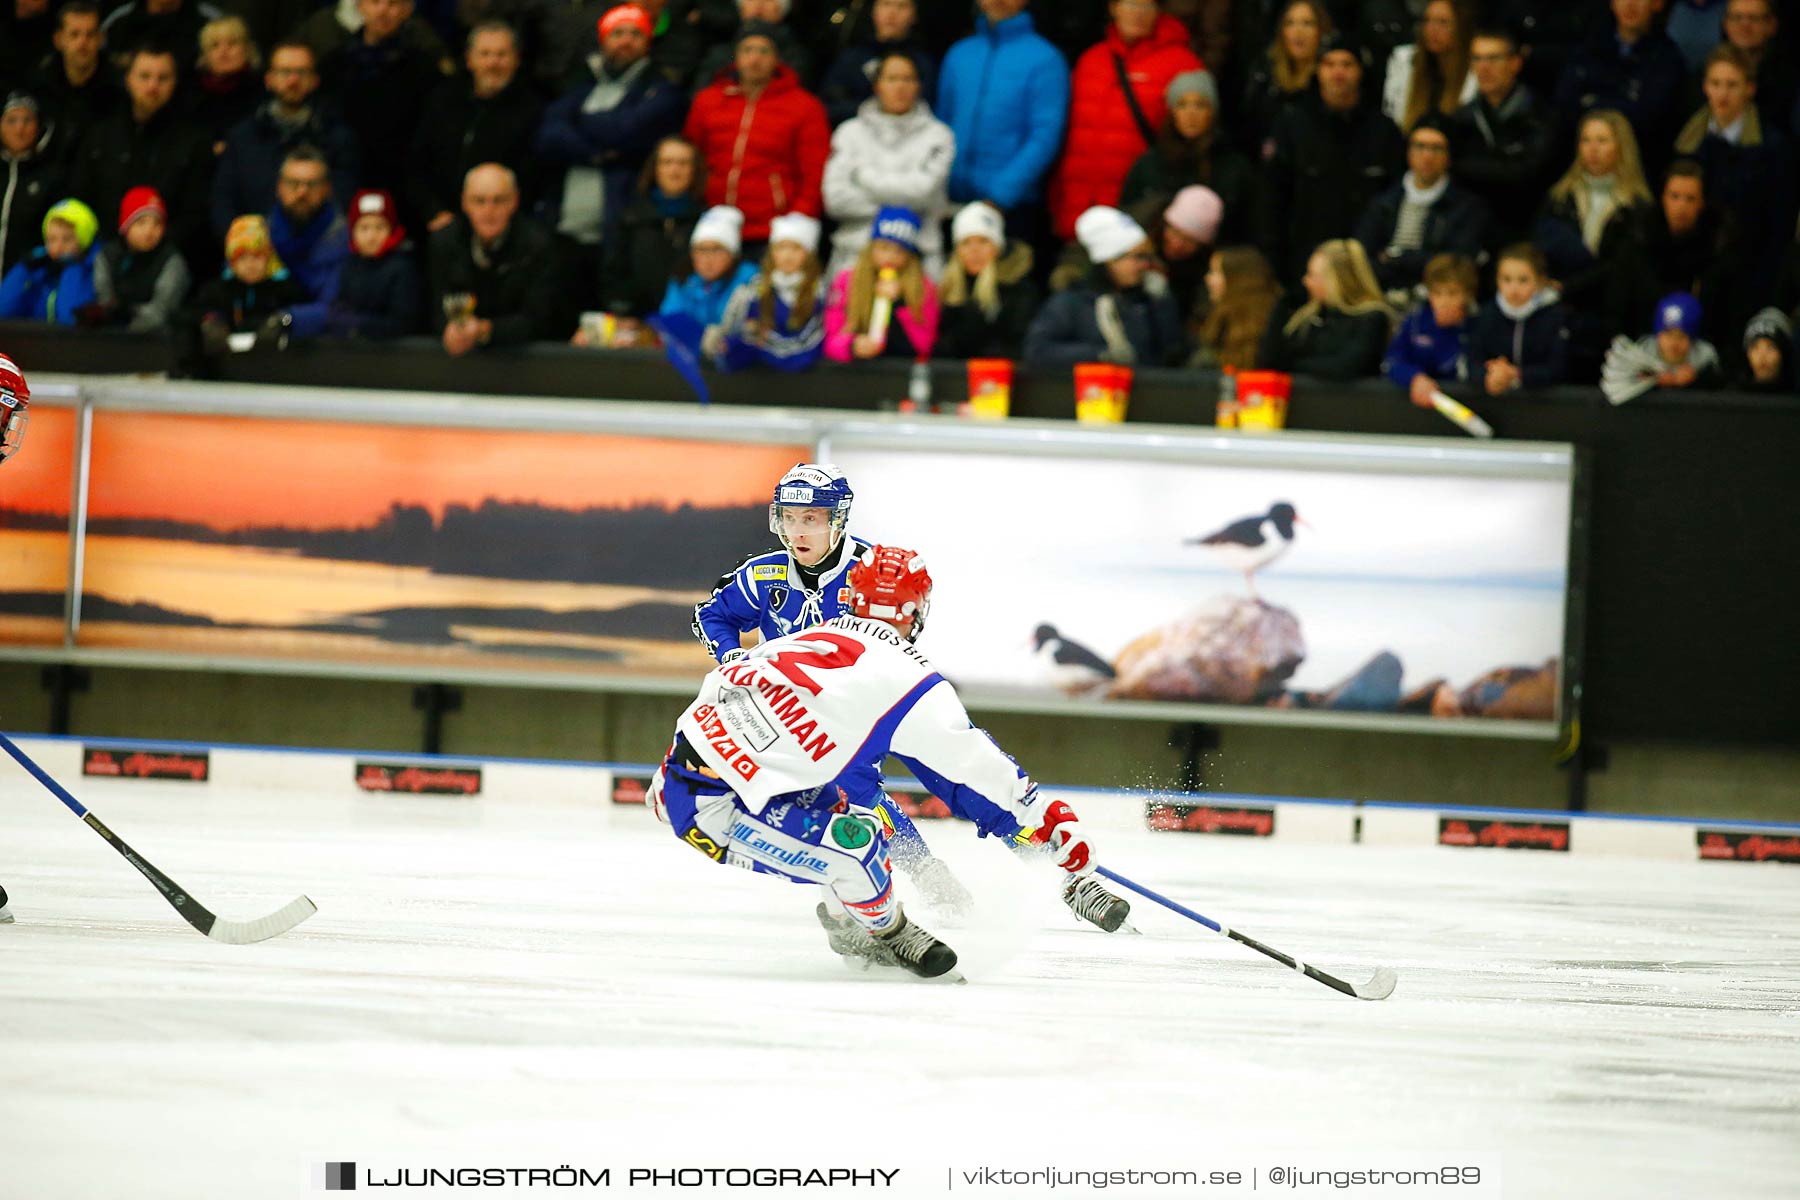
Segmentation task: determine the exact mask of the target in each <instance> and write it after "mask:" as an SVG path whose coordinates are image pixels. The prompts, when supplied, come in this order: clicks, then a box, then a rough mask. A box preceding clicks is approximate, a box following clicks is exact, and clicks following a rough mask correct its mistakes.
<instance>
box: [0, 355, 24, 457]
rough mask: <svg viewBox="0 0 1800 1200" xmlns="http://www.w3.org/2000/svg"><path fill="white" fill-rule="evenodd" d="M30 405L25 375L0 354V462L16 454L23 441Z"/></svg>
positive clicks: (11, 361)
mask: <svg viewBox="0 0 1800 1200" xmlns="http://www.w3.org/2000/svg"><path fill="white" fill-rule="evenodd" d="M30 405H31V389H30V388H29V387H27V386H26V384H25V373H24V372H23V371H21V370H19V368H18V367H17V366H16V365H14V363H13V360H12V359H10V358H8V357H6V355H4V354H0V462H5V461H6V460H7V459H8V458H10V457H12V455H13V454H14V453H15V452H17V450H18V449H19V444H20V443H21V442H23V441H24V440H25V425H26V423H27V421H28V420H29V418H28V417H27V416H26V414H25V410H26V409H27V408H28V407H30Z"/></svg>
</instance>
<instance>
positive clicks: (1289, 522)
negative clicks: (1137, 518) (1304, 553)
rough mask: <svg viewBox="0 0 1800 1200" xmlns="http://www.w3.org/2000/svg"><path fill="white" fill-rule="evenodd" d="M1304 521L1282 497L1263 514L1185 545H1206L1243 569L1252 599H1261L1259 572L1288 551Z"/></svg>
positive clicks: (1190, 539) (1223, 561)
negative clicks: (1295, 533) (1258, 584)
mask: <svg viewBox="0 0 1800 1200" xmlns="http://www.w3.org/2000/svg"><path fill="white" fill-rule="evenodd" d="M1304 524H1306V522H1305V521H1302V520H1301V519H1300V514H1299V513H1297V512H1295V511H1294V506H1293V505H1291V504H1289V503H1288V502H1287V501H1286V500H1282V501H1278V502H1277V503H1275V504H1272V505H1270V506H1269V511H1268V512H1266V513H1264V514H1263V515H1262V516H1260V517H1245V518H1244V519H1243V520H1241V521H1233V522H1232V523H1231V524H1229V525H1227V526H1225V528H1223V529H1221V530H1219V531H1218V532H1217V533H1209V534H1207V535H1206V536H1205V537H1201V538H1189V539H1188V540H1187V543H1186V544H1187V545H1189V546H1205V547H1206V548H1207V549H1208V550H1210V551H1211V552H1212V554H1213V557H1215V558H1216V559H1218V561H1220V562H1221V563H1224V564H1225V565H1226V566H1228V567H1230V568H1231V569H1232V570H1234V571H1242V572H1243V573H1244V585H1245V586H1246V587H1248V588H1249V589H1250V598H1251V599H1252V600H1261V599H1262V597H1260V596H1258V595H1257V594H1256V573H1257V572H1258V571H1260V570H1262V569H1263V568H1264V567H1266V566H1268V565H1269V564H1270V563H1272V562H1274V561H1275V560H1276V559H1278V558H1280V557H1281V556H1282V555H1283V554H1286V553H1287V552H1288V547H1289V546H1291V545H1293V543H1294V526H1296V525H1304Z"/></svg>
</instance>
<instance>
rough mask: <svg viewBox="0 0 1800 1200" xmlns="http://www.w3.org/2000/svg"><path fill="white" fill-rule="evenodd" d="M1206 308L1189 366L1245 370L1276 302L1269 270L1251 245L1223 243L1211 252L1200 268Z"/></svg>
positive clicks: (1278, 293)
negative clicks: (1207, 300)
mask: <svg viewBox="0 0 1800 1200" xmlns="http://www.w3.org/2000/svg"><path fill="white" fill-rule="evenodd" d="M1206 294H1207V296H1208V297H1209V298H1210V299H1211V300H1212V309H1211V311H1209V312H1208V313H1207V314H1206V320H1205V321H1204V322H1202V324H1201V326H1200V349H1199V351H1198V352H1197V353H1196V354H1195V355H1194V360H1193V362H1192V363H1191V364H1190V365H1192V366H1196V367H1230V368H1231V369H1233V370H1235V371H1248V370H1251V369H1252V368H1254V367H1256V366H1257V365H1258V360H1257V356H1256V355H1257V347H1258V346H1259V345H1260V344H1261V343H1262V339H1263V335H1264V333H1266V332H1267V331H1268V328H1269V317H1270V315H1271V314H1273V313H1274V311H1275V305H1276V304H1277V303H1279V302H1280V300H1281V285H1280V284H1278V283H1276V282H1275V269H1274V268H1273V267H1271V266H1270V265H1269V260H1268V259H1266V258H1264V257H1263V254H1262V251H1260V250H1258V249H1256V248H1255V247H1254V246H1226V247H1224V248H1223V249H1221V250H1217V251H1215V252H1214V253H1213V256H1212V262H1211V264H1210V265H1209V267H1208V269H1207V272H1206Z"/></svg>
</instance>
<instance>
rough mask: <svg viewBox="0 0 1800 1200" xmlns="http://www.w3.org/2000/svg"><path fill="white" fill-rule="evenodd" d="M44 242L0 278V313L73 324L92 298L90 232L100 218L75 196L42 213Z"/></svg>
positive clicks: (10, 316) (93, 230) (15, 316)
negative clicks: (4, 276) (73, 198)
mask: <svg viewBox="0 0 1800 1200" xmlns="http://www.w3.org/2000/svg"><path fill="white" fill-rule="evenodd" d="M43 228H44V244H43V245H41V246H39V247H37V249H35V250H33V251H32V252H31V253H30V255H28V256H27V257H26V258H25V260H24V261H23V262H21V263H19V264H18V265H17V266H15V267H13V268H12V270H10V271H8V272H7V273H6V278H5V279H4V280H0V317H8V318H12V319H13V320H26V321H49V322H51V323H53V324H57V325H73V324H75V323H76V319H77V318H76V314H77V313H78V312H80V311H81V310H82V309H84V308H87V306H88V305H90V304H92V303H93V301H94V255H95V254H96V253H97V252H98V251H97V248H96V247H95V246H94V235H95V234H96V233H98V232H99V230H100V221H99V219H98V218H97V217H95V216H94V211H93V209H91V208H89V207H88V206H87V205H85V204H83V203H82V202H81V201H79V200H63V201H60V202H58V203H57V204H54V205H52V206H51V208H50V211H49V212H47V213H45V214H44V227H43Z"/></svg>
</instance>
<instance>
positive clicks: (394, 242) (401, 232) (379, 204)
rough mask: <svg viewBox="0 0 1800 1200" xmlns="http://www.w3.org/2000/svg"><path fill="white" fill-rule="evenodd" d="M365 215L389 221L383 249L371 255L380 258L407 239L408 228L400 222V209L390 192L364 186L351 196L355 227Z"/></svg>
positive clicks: (352, 225)
mask: <svg viewBox="0 0 1800 1200" xmlns="http://www.w3.org/2000/svg"><path fill="white" fill-rule="evenodd" d="M363 217H380V218H382V219H383V220H384V221H386V222H387V223H388V237H387V241H385V242H383V243H382V244H381V249H380V250H379V251H378V252H377V253H375V254H374V255H372V256H371V257H374V258H380V257H381V256H382V255H384V254H386V253H387V252H388V251H390V250H392V249H393V248H394V247H395V246H398V245H399V244H400V243H401V242H403V241H405V240H406V230H405V229H404V228H403V227H402V226H401V224H400V209H399V206H398V205H396V204H395V203H394V197H393V195H392V194H391V193H389V192H384V191H382V190H381V189H379V188H363V189H362V190H361V191H359V192H357V193H356V195H354V196H352V197H351V198H350V225H351V227H352V228H354V227H355V225H356V223H357V221H359V220H361V219H362V218H363Z"/></svg>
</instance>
